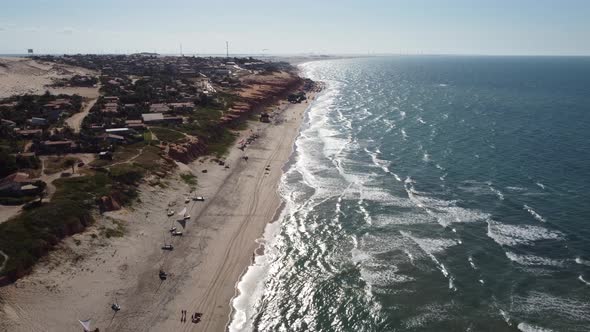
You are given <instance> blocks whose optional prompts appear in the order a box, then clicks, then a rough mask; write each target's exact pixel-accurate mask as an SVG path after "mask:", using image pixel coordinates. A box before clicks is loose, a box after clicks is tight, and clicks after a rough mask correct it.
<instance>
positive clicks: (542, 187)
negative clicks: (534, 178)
mask: <svg viewBox="0 0 590 332" xmlns="http://www.w3.org/2000/svg"><path fill="white" fill-rule="evenodd" d="M536 185H537V186H539V187H540V188H541V189H543V190H545V185H544V184H542V183H541V182H537V183H536Z"/></svg>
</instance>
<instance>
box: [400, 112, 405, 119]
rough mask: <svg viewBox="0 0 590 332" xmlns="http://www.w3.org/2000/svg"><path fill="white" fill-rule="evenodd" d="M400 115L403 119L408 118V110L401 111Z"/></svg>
mask: <svg viewBox="0 0 590 332" xmlns="http://www.w3.org/2000/svg"><path fill="white" fill-rule="evenodd" d="M399 115H400V117H401V119H402V120H403V119H405V118H406V112H404V111H399Z"/></svg>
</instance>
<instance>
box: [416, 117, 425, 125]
mask: <svg viewBox="0 0 590 332" xmlns="http://www.w3.org/2000/svg"><path fill="white" fill-rule="evenodd" d="M416 121H418V122H420V123H421V124H426V122H425V121H424V120H423V119H422V117H418V118H417V119H416Z"/></svg>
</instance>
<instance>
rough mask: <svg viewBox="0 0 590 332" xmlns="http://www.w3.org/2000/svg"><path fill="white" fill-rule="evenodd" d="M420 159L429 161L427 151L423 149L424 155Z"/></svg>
mask: <svg viewBox="0 0 590 332" xmlns="http://www.w3.org/2000/svg"><path fill="white" fill-rule="evenodd" d="M422 161H423V162H425V163H427V162H429V161H430V155H429V154H428V151H424V155H423V156H422Z"/></svg>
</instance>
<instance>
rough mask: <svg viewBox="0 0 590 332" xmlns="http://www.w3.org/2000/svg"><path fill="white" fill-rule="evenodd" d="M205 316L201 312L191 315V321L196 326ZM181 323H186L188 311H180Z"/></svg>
mask: <svg viewBox="0 0 590 332" xmlns="http://www.w3.org/2000/svg"><path fill="white" fill-rule="evenodd" d="M202 316H203V314H202V313H200V312H195V313H194V314H192V315H191V321H192V322H193V323H195V324H197V323H198V322H200V321H201V317H202ZM180 322H181V323H186V310H180Z"/></svg>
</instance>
